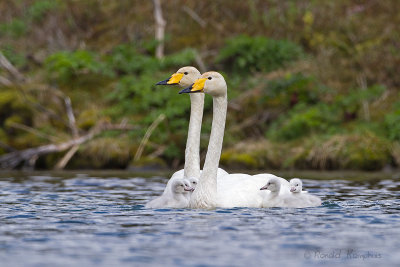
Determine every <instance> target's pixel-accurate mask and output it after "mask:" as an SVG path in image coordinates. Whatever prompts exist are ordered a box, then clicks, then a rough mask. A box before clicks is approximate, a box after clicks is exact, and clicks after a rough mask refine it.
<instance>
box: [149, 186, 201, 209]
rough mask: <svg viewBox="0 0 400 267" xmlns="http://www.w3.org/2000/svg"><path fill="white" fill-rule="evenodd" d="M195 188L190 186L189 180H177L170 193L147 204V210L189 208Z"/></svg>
mask: <svg viewBox="0 0 400 267" xmlns="http://www.w3.org/2000/svg"><path fill="white" fill-rule="evenodd" d="M193 190H194V188H193V187H191V186H190V182H189V181H188V180H187V179H175V180H174V181H173V182H172V183H171V187H170V191H168V192H166V193H164V194H162V195H161V196H160V197H158V198H156V199H153V200H152V201H150V202H148V203H147V204H146V206H145V207H146V208H150V209H157V208H187V207H188V205H189V199H190V197H189V195H190V193H191V192H193Z"/></svg>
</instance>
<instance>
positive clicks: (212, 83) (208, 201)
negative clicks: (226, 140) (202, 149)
mask: <svg viewBox="0 0 400 267" xmlns="http://www.w3.org/2000/svg"><path fill="white" fill-rule="evenodd" d="M199 92H204V93H208V94H210V95H211V96H212V97H213V121H212V126H211V135H210V141H209V144H208V150H207V155H206V160H205V163H204V168H203V172H202V173H201V176H200V179H199V183H198V185H197V187H196V190H195V191H194V192H193V194H192V196H191V199H190V207H191V208H204V209H210V208H215V207H217V206H218V207H261V203H262V199H263V198H262V193H260V192H259V188H260V186H262V185H263V184H265V183H266V181H267V180H268V179H269V178H271V177H276V176H274V175H272V174H259V175H254V176H251V175H247V174H227V175H224V176H220V177H217V173H218V165H219V159H220V156H221V150H222V142H223V136H224V129H225V120H226V111H227V85H226V82H225V80H224V78H223V76H222V75H221V74H219V73H217V72H206V73H204V74H203V75H202V76H201V78H200V79H197V80H196V81H195V83H194V84H193V85H191V86H190V87H188V88H186V89H184V90H182V91H181V92H180V93H199ZM279 179H282V178H279ZM282 180H283V181H282V184H283V188H285V190H286V191H287V192H289V183H288V182H287V181H286V180H284V179H282ZM217 188H218V190H217ZM264 194H265V193H264Z"/></svg>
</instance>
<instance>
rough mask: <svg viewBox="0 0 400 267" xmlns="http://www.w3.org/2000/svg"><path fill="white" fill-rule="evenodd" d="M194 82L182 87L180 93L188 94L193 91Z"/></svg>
mask: <svg viewBox="0 0 400 267" xmlns="http://www.w3.org/2000/svg"><path fill="white" fill-rule="evenodd" d="M192 88H193V84H192V85H191V86H189V87H187V88H185V89H182V90H181V91H180V92H179V94H188V93H193V92H192Z"/></svg>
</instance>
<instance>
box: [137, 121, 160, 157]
mask: <svg viewBox="0 0 400 267" xmlns="http://www.w3.org/2000/svg"><path fill="white" fill-rule="evenodd" d="M164 119H165V115H164V114H160V115H159V116H158V117H157V119H156V120H155V121H153V123H152V124H151V125H150V127H149V128H148V129H147V131H146V133H145V135H144V136H143V138H142V141H140V145H139V147H138V149H137V151H136V154H135V157H134V158H133V162H136V161H138V160H139V159H140V157H141V156H142V153H143V149H144V147H145V146H146V144H147V142H148V141H149V138H150V136H151V134H152V133H153V131H154V129H155V128H156V127H157V126H158V124H160V123H161V122H162V121H163V120H164Z"/></svg>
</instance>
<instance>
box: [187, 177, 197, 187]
mask: <svg viewBox="0 0 400 267" xmlns="http://www.w3.org/2000/svg"><path fill="white" fill-rule="evenodd" d="M186 180H188V181H189V183H190V186H191V187H192V188H193V189H196V186H197V183H198V182H199V179H197V178H196V177H189V178H186Z"/></svg>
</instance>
